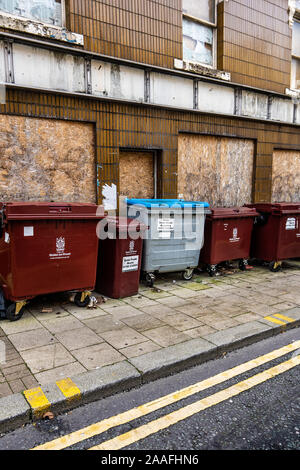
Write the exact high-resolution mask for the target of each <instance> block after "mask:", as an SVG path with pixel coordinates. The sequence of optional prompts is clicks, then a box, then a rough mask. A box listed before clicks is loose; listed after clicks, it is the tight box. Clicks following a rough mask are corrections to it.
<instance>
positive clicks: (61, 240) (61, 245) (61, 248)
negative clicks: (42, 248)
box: [56, 237, 66, 253]
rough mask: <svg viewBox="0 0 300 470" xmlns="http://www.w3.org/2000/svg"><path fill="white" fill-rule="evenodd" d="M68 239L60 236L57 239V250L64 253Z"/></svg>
mask: <svg viewBox="0 0 300 470" xmlns="http://www.w3.org/2000/svg"><path fill="white" fill-rule="evenodd" d="M65 246H66V241H65V239H64V237H59V238H57V239H56V252H57V253H63V252H64V251H65Z"/></svg>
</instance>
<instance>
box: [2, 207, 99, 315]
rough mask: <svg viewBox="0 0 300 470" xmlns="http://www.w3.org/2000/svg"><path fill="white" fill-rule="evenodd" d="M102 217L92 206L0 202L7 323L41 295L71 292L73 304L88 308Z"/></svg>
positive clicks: (3, 282) (3, 290) (93, 282)
mask: <svg viewBox="0 0 300 470" xmlns="http://www.w3.org/2000/svg"><path fill="white" fill-rule="evenodd" d="M103 216H104V210H103V208H102V206H97V205H96V204H68V203H40V202H27V203H26V202H8V203H0V226H1V233H0V235H1V236H0V286H1V290H2V294H3V296H4V299H5V302H6V317H7V318H8V319H9V320H11V321H15V320H18V319H20V318H21V317H22V315H23V313H24V307H25V305H26V303H27V301H28V300H30V299H32V298H34V297H36V296H38V295H42V294H50V293H55V292H63V291H72V292H75V293H76V295H75V303H76V304H77V305H78V306H80V307H85V306H87V305H88V303H89V301H90V297H89V295H90V291H91V290H93V289H94V287H95V281H96V268H97V254H98V238H97V234H96V227H97V223H98V221H99V219H100V218H102V217H103Z"/></svg>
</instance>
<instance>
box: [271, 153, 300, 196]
mask: <svg viewBox="0 0 300 470" xmlns="http://www.w3.org/2000/svg"><path fill="white" fill-rule="evenodd" d="M299 201H300V152H299V151H296V150H275V151H274V153H273V168H272V202H299Z"/></svg>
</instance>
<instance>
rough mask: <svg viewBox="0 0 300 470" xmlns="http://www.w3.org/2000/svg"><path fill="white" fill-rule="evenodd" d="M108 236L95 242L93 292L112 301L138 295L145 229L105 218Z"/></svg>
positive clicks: (136, 223) (131, 221)
mask: <svg viewBox="0 0 300 470" xmlns="http://www.w3.org/2000/svg"><path fill="white" fill-rule="evenodd" d="M105 221H106V222H107V232H108V234H109V236H108V237H107V238H105V239H104V240H101V239H100V240H99V257H98V270H97V280H96V291H97V292H99V293H100V294H103V295H105V296H106V297H110V298H113V299H119V298H122V297H130V296H132V295H135V294H137V293H138V290H139V281H140V272H141V261H142V249H143V238H142V234H143V232H144V231H145V230H147V228H148V227H147V226H146V225H144V224H141V223H140V222H139V221H137V220H134V219H127V218H126V217H113V216H109V217H106V219H105Z"/></svg>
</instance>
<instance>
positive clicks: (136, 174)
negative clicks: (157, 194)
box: [119, 152, 154, 198]
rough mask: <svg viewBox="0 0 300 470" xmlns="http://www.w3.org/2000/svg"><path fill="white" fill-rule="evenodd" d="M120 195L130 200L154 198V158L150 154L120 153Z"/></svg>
mask: <svg viewBox="0 0 300 470" xmlns="http://www.w3.org/2000/svg"><path fill="white" fill-rule="evenodd" d="M119 161H120V172H119V174H120V185H119V188H120V195H121V196H127V197H131V198H153V197H154V166H153V165H154V157H153V153H152V152H120V160H119Z"/></svg>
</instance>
